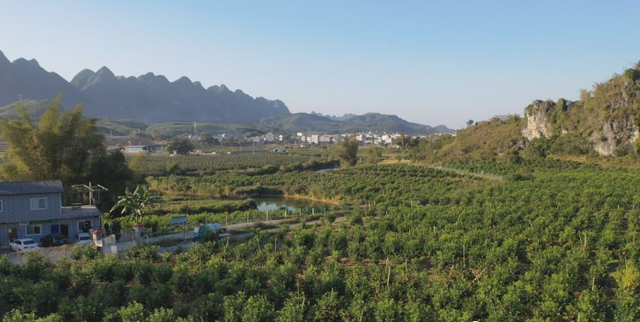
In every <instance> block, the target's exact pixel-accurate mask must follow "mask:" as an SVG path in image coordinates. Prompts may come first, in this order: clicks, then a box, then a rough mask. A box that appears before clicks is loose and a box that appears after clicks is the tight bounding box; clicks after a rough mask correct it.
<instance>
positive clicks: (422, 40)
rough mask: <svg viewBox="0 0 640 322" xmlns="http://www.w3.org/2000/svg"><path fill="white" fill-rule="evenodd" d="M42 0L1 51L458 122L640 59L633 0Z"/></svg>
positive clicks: (18, 10)
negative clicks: (309, 0)
mask: <svg viewBox="0 0 640 322" xmlns="http://www.w3.org/2000/svg"><path fill="white" fill-rule="evenodd" d="M30 4H31V5H29V4H28V3H24V2H22V1H3V2H2V3H0V27H1V28H2V29H3V30H5V32H3V33H0V50H1V51H3V52H4V54H5V55H6V56H7V58H9V59H10V60H12V61H13V60H15V59H18V58H25V59H36V60H37V61H38V62H39V63H40V65H41V66H42V67H43V68H45V69H46V70H48V71H53V72H56V73H58V74H59V75H60V76H62V77H64V78H65V79H67V80H69V81H70V80H71V79H72V78H73V77H74V76H75V75H76V74H77V73H78V72H80V71H81V70H82V69H85V68H88V69H91V70H94V71H96V70H98V69H99V68H100V67H102V66H106V67H108V68H109V69H111V70H112V71H113V72H114V74H116V75H123V76H139V75H142V74H146V73H148V72H153V73H155V74H157V75H164V76H166V77H167V78H168V79H169V80H170V81H175V80H176V79H178V78H180V77H182V76H187V77H189V79H191V81H194V82H195V81H199V82H201V83H202V84H203V86H205V87H209V86H213V85H220V84H225V85H226V86H228V87H229V88H230V89H232V90H235V89H241V90H243V91H244V92H245V93H247V94H249V95H251V96H254V97H257V96H263V97H265V98H268V99H280V100H282V101H283V102H285V103H286V104H287V106H288V107H289V109H290V110H291V112H293V113H296V112H305V113H310V112H312V111H315V112H318V113H322V114H325V115H326V114H330V115H342V114H344V113H354V114H364V113H367V112H378V113H384V114H396V115H398V116H400V117H402V118H404V119H407V120H408V121H411V122H417V123H423V124H429V125H432V126H436V125H439V124H444V125H447V126H449V127H451V128H461V127H463V126H464V123H465V122H466V121H467V120H468V119H474V120H476V121H479V120H485V119H488V118H490V117H492V116H494V115H500V114H513V113H517V114H521V113H522V111H523V109H524V107H525V106H526V105H528V104H529V103H531V101H533V100H535V99H554V100H555V99H557V98H560V97H564V98H567V99H574V100H575V99H577V98H578V96H579V91H580V90H581V89H591V87H592V86H593V84H594V83H596V82H601V81H605V80H607V79H609V78H610V77H611V76H612V75H613V74H614V73H619V72H621V71H623V70H624V69H625V68H628V67H631V66H633V65H634V64H635V63H636V62H637V61H638V60H640V54H639V53H640V44H638V43H637V42H634V41H633V39H635V31H636V29H637V28H636V27H635V25H634V21H635V17H634V14H635V12H637V9H640V4H637V3H634V2H631V1H610V2H606V3H604V2H603V3H601V2H597V1H591V2H584V1H565V2H563V3H556V2H553V1H538V2H535V3H503V2H498V1H490V2H482V3H479V2H471V1H463V2H456V3H455V4H453V3H434V2H429V3H427V2H422V1H415V2H414V1H407V2H402V3H389V2H381V1H366V2H365V1H351V2H348V3H343V2H339V1H325V2H322V3H303V2H288V1H275V2H269V3H251V2H248V1H233V2H209V1H196V2H191V3H189V5H184V4H179V3H169V2H163V1H159V2H157V1H153V2H151V1H138V2H134V3H131V2H125V1H114V2H109V3H99V4H90V3H85V2H81V1H69V0H67V1H57V2H51V3H50V2H37V5H36V4H34V3H30ZM26 16H28V17H29V18H28V19H25V18H24V17H26Z"/></svg>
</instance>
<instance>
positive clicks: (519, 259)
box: [0, 161, 640, 321]
mask: <svg viewBox="0 0 640 322" xmlns="http://www.w3.org/2000/svg"><path fill="white" fill-rule="evenodd" d="M556 166H560V167H561V169H555V167H556ZM525 168H526V169H532V170H533V171H532V174H531V176H530V177H529V178H528V179H526V180H485V179H480V178H477V177H475V176H472V175H461V174H456V173H454V172H449V171H440V170H435V169H428V168H423V167H416V166H404V165H394V166H384V165H375V166H358V167H352V168H348V169H344V170H339V171H335V172H331V173H324V174H315V173H307V172H301V173H278V174H271V175H263V176H249V177H239V176H235V177H233V176H229V177H226V178H225V177H224V176H223V177H221V178H200V179H198V180H201V181H194V182H192V183H193V184H194V186H204V185H205V182H213V183H214V184H217V183H223V182H234V184H238V185H255V184H256V183H257V181H258V180H259V181H260V183H264V184H268V185H269V186H282V187H285V186H289V185H301V186H305V187H306V189H307V190H306V191H316V190H317V191H318V193H320V194H321V195H322V196H324V197H329V196H330V195H332V194H335V195H342V196H341V197H340V198H343V199H345V200H351V201H360V202H361V203H362V208H361V209H360V210H355V211H353V212H352V213H350V214H348V215H347V217H346V221H337V222H334V223H333V224H330V223H331V222H332V221H333V219H331V220H324V221H323V222H324V224H323V225H320V226H309V225H307V226H304V225H303V226H298V227H294V228H285V227H283V228H282V229H280V230H277V231H274V232H269V233H262V234H258V235H254V236H253V237H251V238H249V239H248V240H239V241H235V242H231V243H230V244H228V245H227V243H226V242H222V243H217V242H211V243H206V244H203V245H198V246H192V247H190V248H189V249H187V250H186V251H184V252H182V253H177V254H174V255H166V254H165V255H163V256H158V255H155V253H156V250H157V248H150V249H146V250H145V249H135V250H134V251H132V252H131V253H130V254H128V255H126V256H125V258H124V259H116V258H114V257H104V258H103V257H100V256H96V255H94V254H91V253H86V254H85V253H78V254H77V256H75V257H74V258H75V259H72V260H71V261H62V262H59V263H57V264H55V265H52V264H48V263H46V262H44V261H43V260H42V259H40V258H38V257H37V256H35V255H30V258H29V260H28V261H27V263H26V264H24V265H20V266H16V265H11V264H9V263H8V261H7V259H6V258H5V257H2V258H0V271H1V272H2V275H0V276H2V277H1V283H2V286H3V287H1V288H0V290H2V291H1V292H0V297H1V299H0V303H2V304H0V311H1V312H3V313H7V312H10V311H11V310H13V309H17V310H19V311H20V312H23V313H24V314H26V313H28V312H34V313H35V314H36V315H37V316H43V317H44V316H48V315H51V314H55V315H56V316H57V317H59V318H61V319H62V320H64V321H76V320H84V319H87V318H88V317H90V318H91V319H92V320H106V321H129V320H131V319H132V318H131V316H137V317H144V318H142V319H148V320H149V321H159V320H154V319H155V318H156V317H157V316H158V315H162V316H168V318H173V319H174V318H176V317H183V318H187V319H193V320H197V321H201V320H205V321H213V320H226V321H240V320H243V321H270V320H277V321H303V320H319V321H334V320H344V321H360V320H362V321H373V320H375V321H397V320H409V321H471V320H483V321H521V320H535V321H571V320H580V321H606V320H617V321H635V320H637V319H639V318H640V311H639V310H637V307H638V305H639V304H640V296H638V294H639V293H638V291H639V289H638V285H640V283H639V281H640V268H639V267H638V264H637V263H638V261H639V260H640V252H639V251H638V250H639V249H640V245H639V244H640V240H639V239H638V234H639V233H640V221H639V218H640V214H639V213H638V212H639V211H640V208H639V207H640V198H638V197H637V196H636V193H635V191H636V189H635V187H637V186H638V185H639V184H640V175H639V174H638V173H637V172H636V171H634V170H630V169H621V168H610V169H606V168H600V167H593V166H580V165H578V164H575V163H570V162H566V163H563V162H559V163H551V164H545V162H544V161H540V162H538V163H536V162H532V163H513V164H511V165H507V166H503V165H501V164H498V165H491V164H490V163H486V164H484V165H478V166H477V168H476V170H475V171H490V170H492V169H500V170H499V172H501V173H504V174H505V175H506V176H508V175H509V174H510V171H521V170H522V169H525ZM480 169H484V170H480ZM234 178H235V179H234ZM241 178H242V179H241ZM205 179H206V180H205ZM156 180H158V179H156ZM173 180H175V179H173ZM189 180H195V179H194V178H189ZM254 180H256V181H254ZM155 184H159V183H158V182H156V183H155ZM307 193H308V194H311V193H310V192H307ZM20 312H16V311H14V312H12V313H9V314H10V316H20V314H22V313H20ZM56 316H50V318H53V317H56Z"/></svg>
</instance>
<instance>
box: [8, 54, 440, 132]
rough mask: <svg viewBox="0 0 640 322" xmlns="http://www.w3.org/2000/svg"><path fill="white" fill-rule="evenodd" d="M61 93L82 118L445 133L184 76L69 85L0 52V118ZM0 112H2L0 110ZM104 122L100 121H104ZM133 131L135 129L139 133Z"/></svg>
mask: <svg viewBox="0 0 640 322" xmlns="http://www.w3.org/2000/svg"><path fill="white" fill-rule="evenodd" d="M60 93H64V94H65V95H64V98H63V99H62V105H63V106H64V107H66V108H70V107H74V106H76V105H77V104H83V105H84V106H85V110H84V113H85V114H86V115H87V116H91V117H98V118H103V119H110V120H120V119H127V120H135V121H139V122H144V123H147V124H149V123H156V124H157V123H171V122H194V121H197V122H199V123H216V124H221V123H226V124H240V123H255V126H256V127H259V128H273V129H275V128H277V129H282V130H298V131H318V132H343V133H345V132H355V131H382V132H402V133H406V134H430V133H434V132H451V131H452V130H450V129H448V128H446V127H445V126H437V127H431V126H428V125H422V124H416V123H411V122H408V121H406V120H403V119H401V118H399V117H397V116H395V115H384V114H378V113H368V114H365V115H355V114H345V115H343V116H329V115H327V116H324V115H322V114H319V113H318V114H316V113H312V114H305V113H298V114H291V112H289V109H288V108H287V106H286V105H285V104H284V103H283V102H282V101H280V100H268V99H265V98H262V97H258V98H253V97H251V96H249V95H247V94H245V93H244V92H242V91H241V90H236V91H233V92H232V91H230V90H229V89H228V88H227V87H226V86H225V85H220V86H211V87H209V88H206V89H205V88H204V87H203V86H202V84H200V82H192V81H191V80H190V79H189V78H187V77H181V78H180V79H178V80H176V81H174V82H170V81H169V80H167V78H166V77H164V76H162V75H154V74H153V73H148V74H145V75H142V76H139V77H123V76H116V75H114V74H113V73H112V72H111V71H110V70H109V69H108V68H107V67H102V68H100V69H99V70H98V71H96V72H94V71H92V70H88V69H85V70H83V71H81V72H80V73H78V74H77V75H76V76H75V77H74V78H73V79H72V80H71V82H68V81H66V80H65V79H64V78H62V77H60V76H59V75H58V74H56V73H53V72H48V71H46V70H44V69H43V68H42V67H40V65H39V64H38V62H37V61H35V60H26V59H23V58H20V59H17V60H15V61H14V62H10V61H9V60H8V59H7V58H6V57H5V56H4V54H3V53H2V52H1V51H0V118H3V119H11V118H15V117H16V116H17V114H16V105H15V103H16V102H17V101H21V102H22V105H23V106H24V107H25V108H26V109H27V111H28V112H29V113H30V114H32V115H34V116H39V115H41V114H42V112H43V111H44V108H45V107H46V106H47V104H48V101H49V100H51V99H52V98H54V97H55V96H57V95H59V94H60ZM2 106H4V107H2ZM103 123H104V122H103ZM139 127H140V126H138V128H139Z"/></svg>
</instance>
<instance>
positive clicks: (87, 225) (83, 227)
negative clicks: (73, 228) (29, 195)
mask: <svg viewBox="0 0 640 322" xmlns="http://www.w3.org/2000/svg"><path fill="white" fill-rule="evenodd" d="M92 226H93V225H92V223H91V220H85V221H78V231H84V232H85V233H86V232H88V231H89V229H91V227H92Z"/></svg>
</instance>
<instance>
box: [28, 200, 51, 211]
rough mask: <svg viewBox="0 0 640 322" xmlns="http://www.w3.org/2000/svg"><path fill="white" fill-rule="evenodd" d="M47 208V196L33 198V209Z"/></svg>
mask: <svg viewBox="0 0 640 322" xmlns="http://www.w3.org/2000/svg"><path fill="white" fill-rule="evenodd" d="M39 209H47V198H31V210H39Z"/></svg>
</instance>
